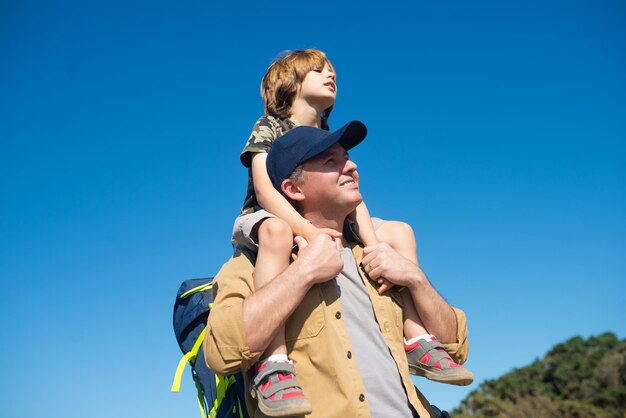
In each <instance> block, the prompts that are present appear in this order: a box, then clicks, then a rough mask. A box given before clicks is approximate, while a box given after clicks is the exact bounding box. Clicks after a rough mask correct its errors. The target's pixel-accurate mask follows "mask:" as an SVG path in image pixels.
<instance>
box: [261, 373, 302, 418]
mask: <svg viewBox="0 0 626 418" xmlns="http://www.w3.org/2000/svg"><path fill="white" fill-rule="evenodd" d="M255 371H256V377H255V378H254V380H253V381H252V382H250V393H251V395H252V397H253V398H255V399H257V400H258V401H259V409H260V410H261V412H262V413H263V414H264V415H266V416H268V417H289V416H295V415H306V414H310V413H311V412H312V410H313V409H312V407H311V402H309V400H308V399H307V398H306V396H304V392H303V391H302V388H301V387H300V385H299V384H298V382H297V381H296V376H295V371H294V368H293V363H291V361H289V362H284V361H264V362H263V363H261V364H259V365H257V366H256V368H255Z"/></svg>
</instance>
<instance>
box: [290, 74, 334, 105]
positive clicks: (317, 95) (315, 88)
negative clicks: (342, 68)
mask: <svg viewBox="0 0 626 418" xmlns="http://www.w3.org/2000/svg"><path fill="white" fill-rule="evenodd" d="M336 95H337V83H336V81H335V72H334V70H333V69H332V67H331V66H330V65H329V64H328V62H326V63H324V67H322V68H315V69H313V70H311V71H309V72H308V73H307V74H306V76H305V77H304V80H302V84H301V85H300V88H299V89H298V92H297V93H296V98H301V99H303V100H305V101H307V102H309V103H312V104H315V105H319V107H320V108H321V109H322V110H323V109H328V108H329V107H331V106H332V105H333V104H334V103H335V97H336Z"/></svg>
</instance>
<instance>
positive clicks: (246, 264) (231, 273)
mask: <svg viewBox="0 0 626 418" xmlns="http://www.w3.org/2000/svg"><path fill="white" fill-rule="evenodd" d="M255 258H256V255H255V254H253V253H252V252H251V251H248V250H242V249H240V248H237V249H236V250H235V253H234V254H233V256H232V257H231V258H229V259H228V260H227V261H226V262H225V263H224V264H222V268H220V271H219V272H218V273H217V275H216V280H218V282H221V279H222V278H226V277H239V278H242V279H245V280H248V279H250V280H251V279H252V273H253V272H254V261H255Z"/></svg>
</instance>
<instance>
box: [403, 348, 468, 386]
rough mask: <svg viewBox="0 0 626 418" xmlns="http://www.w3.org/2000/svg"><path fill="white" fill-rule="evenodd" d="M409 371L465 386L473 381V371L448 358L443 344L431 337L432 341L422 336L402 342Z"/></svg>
mask: <svg viewBox="0 0 626 418" xmlns="http://www.w3.org/2000/svg"><path fill="white" fill-rule="evenodd" d="M404 351H406V356H407V359H408V360H409V372H410V373H411V374H414V375H415V376H424V377H425V378H426V379H428V380H432V381H435V382H441V383H447V384H450V385H458V386H465V385H469V384H470V383H472V382H473V381H474V375H473V373H472V372H471V371H470V370H469V369H468V368H467V367H464V366H462V365H460V364H457V363H455V362H454V360H452V358H450V356H449V355H448V353H447V352H446V350H445V349H444V348H443V345H441V343H440V342H439V341H437V338H436V337H434V336H433V337H432V341H427V340H426V339H424V338H422V339H419V340H417V341H416V342H414V343H412V344H410V345H407V344H406V343H405V344H404Z"/></svg>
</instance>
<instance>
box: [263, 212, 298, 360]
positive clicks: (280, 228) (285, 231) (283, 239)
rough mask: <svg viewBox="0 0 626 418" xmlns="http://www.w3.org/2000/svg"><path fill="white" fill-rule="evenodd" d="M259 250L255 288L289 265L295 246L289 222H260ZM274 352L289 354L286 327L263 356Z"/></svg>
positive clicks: (268, 220) (279, 331) (277, 334)
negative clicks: (286, 342) (286, 343)
mask: <svg viewBox="0 0 626 418" xmlns="http://www.w3.org/2000/svg"><path fill="white" fill-rule="evenodd" d="M256 235H257V237H258V242H259V251H258V254H257V259H256V263H255V265H254V274H253V279H254V288H255V289H261V288H262V287H263V286H265V285H266V284H268V283H269V282H270V281H272V279H274V277H276V276H278V275H279V274H280V273H282V271H283V270H285V269H286V268H287V267H288V266H289V258H290V256H291V250H292V248H293V233H292V232H291V228H290V227H289V225H288V224H287V222H285V221H283V220H281V219H278V218H266V219H264V220H262V221H261V222H260V223H259V224H258V229H257V234H256ZM274 354H284V355H287V347H286V346H285V329H284V327H283V328H281V329H279V330H278V332H277V333H276V336H275V337H274V338H273V340H272V342H271V343H270V345H269V346H268V347H267V349H266V350H265V352H264V353H263V358H265V357H269V356H271V355H274Z"/></svg>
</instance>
